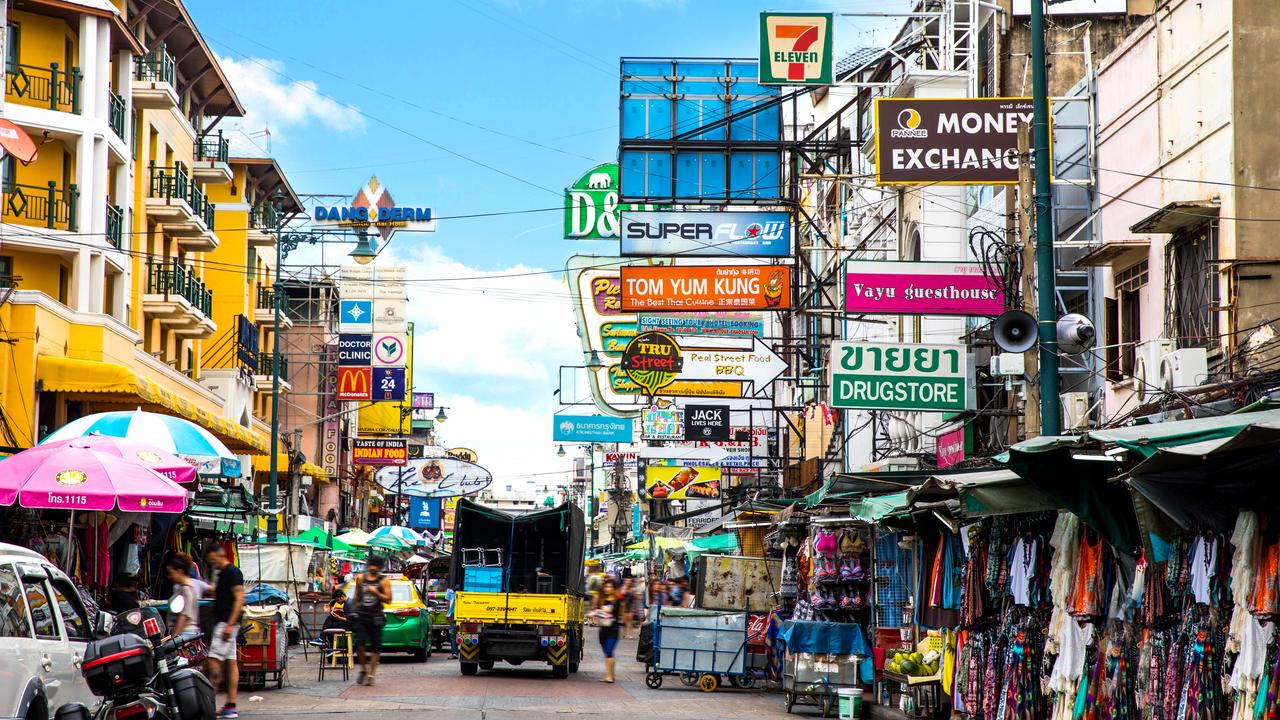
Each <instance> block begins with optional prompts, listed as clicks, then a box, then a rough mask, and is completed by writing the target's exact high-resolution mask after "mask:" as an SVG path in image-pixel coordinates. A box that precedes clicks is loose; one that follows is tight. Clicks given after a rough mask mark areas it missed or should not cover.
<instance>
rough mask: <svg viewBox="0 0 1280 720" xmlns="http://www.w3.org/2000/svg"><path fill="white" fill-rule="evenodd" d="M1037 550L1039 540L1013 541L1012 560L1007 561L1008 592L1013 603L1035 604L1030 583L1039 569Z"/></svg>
mask: <svg viewBox="0 0 1280 720" xmlns="http://www.w3.org/2000/svg"><path fill="white" fill-rule="evenodd" d="M1039 550H1040V544H1039V540H1036V539H1035V538H1018V539H1017V540H1015V541H1014V543H1013V552H1012V553H1011V555H1012V560H1011V561H1010V563H1009V592H1010V594H1011V595H1012V596H1013V602H1014V604H1015V605H1023V606H1031V605H1034V604H1036V603H1034V602H1033V601H1032V588H1031V585H1032V583H1033V582H1034V581H1035V579H1036V573H1037V571H1038V570H1039V568H1038V567H1037V565H1038V564H1039V563H1038V562H1037V560H1038V553H1039Z"/></svg>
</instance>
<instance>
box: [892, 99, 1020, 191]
mask: <svg viewBox="0 0 1280 720" xmlns="http://www.w3.org/2000/svg"><path fill="white" fill-rule="evenodd" d="M1032 107H1033V106H1032V104H1031V98H880V99H878V100H876V107H875V128H876V130H875V139H876V182H877V183H878V184H880V185H915V184H920V183H937V184H942V185H1011V184H1013V183H1016V182H1017V181H1018V125H1019V124H1020V123H1026V124H1027V125H1028V126H1030V125H1031V123H1032V114H1033V113H1032Z"/></svg>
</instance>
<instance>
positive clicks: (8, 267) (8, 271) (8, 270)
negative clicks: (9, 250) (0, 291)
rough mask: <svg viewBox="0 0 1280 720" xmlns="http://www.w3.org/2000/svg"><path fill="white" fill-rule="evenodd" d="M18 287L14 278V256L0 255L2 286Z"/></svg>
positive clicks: (0, 279) (0, 280)
mask: <svg viewBox="0 0 1280 720" xmlns="http://www.w3.org/2000/svg"><path fill="white" fill-rule="evenodd" d="M12 287H17V285H16V284H14V280H13V258H12V257H11V256H9V255H0V288H12Z"/></svg>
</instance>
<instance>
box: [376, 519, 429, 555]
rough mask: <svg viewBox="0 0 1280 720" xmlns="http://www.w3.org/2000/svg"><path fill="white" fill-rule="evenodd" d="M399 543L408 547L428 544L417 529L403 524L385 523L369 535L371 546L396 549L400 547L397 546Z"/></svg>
mask: <svg viewBox="0 0 1280 720" xmlns="http://www.w3.org/2000/svg"><path fill="white" fill-rule="evenodd" d="M383 541H388V542H383ZM397 544H398V545H401V546H403V547H406V548H415V547H418V546H419V545H426V544H427V539H426V538H424V537H422V535H420V534H419V533H418V532H417V531H415V530H413V529H411V528H407V527H404V526H402V525H383V526H382V527H380V528H378V529H377V530H374V531H373V532H372V533H370V535H369V545H370V547H388V548H389V549H393V550H394V549H398V548H396V547H395V545H397Z"/></svg>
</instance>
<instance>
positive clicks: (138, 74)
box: [133, 45, 174, 85]
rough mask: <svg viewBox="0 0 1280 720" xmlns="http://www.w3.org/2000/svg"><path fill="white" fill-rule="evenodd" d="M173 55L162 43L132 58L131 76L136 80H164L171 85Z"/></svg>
mask: <svg viewBox="0 0 1280 720" xmlns="http://www.w3.org/2000/svg"><path fill="white" fill-rule="evenodd" d="M173 66H174V64H173V56H172V55H170V54H169V53H167V52H165V49H164V45H161V46H160V47H158V48H155V49H154V50H152V51H151V52H149V53H147V54H146V55H139V56H138V57H136V58H134V59H133V76H134V77H135V78H137V79H138V80H149V81H155V82H166V83H169V84H170V85H173V84H174V83H173Z"/></svg>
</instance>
